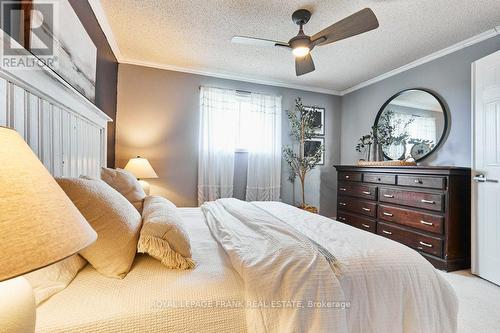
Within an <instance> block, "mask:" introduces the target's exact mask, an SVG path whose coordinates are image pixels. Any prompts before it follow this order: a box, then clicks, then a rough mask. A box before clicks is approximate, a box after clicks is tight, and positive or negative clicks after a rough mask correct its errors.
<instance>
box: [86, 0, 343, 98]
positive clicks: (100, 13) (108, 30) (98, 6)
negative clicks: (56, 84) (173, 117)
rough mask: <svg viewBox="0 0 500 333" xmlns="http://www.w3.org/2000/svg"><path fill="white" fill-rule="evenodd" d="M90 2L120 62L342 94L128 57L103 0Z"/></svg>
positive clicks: (338, 93) (337, 94)
mask: <svg viewBox="0 0 500 333" xmlns="http://www.w3.org/2000/svg"><path fill="white" fill-rule="evenodd" d="M88 2H89V4H90V7H91V8H92V11H93V12H94V15H95V16H96V18H97V22H98V23H99V25H100V26H101V29H102V31H103V32H104V35H105V36H106V39H107V40H108V43H109V46H110V47H111V50H112V51H113V53H114V55H115V58H116V60H117V61H118V63H120V64H129V65H136V66H143V67H150V68H158V69H164V70H169V71H175V72H183V73H189V74H196V75H203V76H210V77H216V78H220V79H227V80H236V81H243V82H249V83H256V84H263V85H268V86H274V87H283V88H290V89H297V90H304V91H311V92H316V93H321V94H328V95H335V96H340V95H341V93H340V91H337V90H331V89H325V88H318V87H311V86H306V85H299V84H290V83H286V82H280V81H268V80H262V79H258V78H255V77H249V76H243V75H239V74H230V73H225V74H223V73H217V72H213V71H209V70H198V69H192V68H186V67H178V66H172V65H166V64H160V63H156V62H149V61H142V60H135V59H128V58H126V57H124V56H123V54H122V53H121V52H120V48H119V47H118V42H117V41H116V38H115V36H114V34H113V30H112V29H111V25H110V24H109V21H108V19H107V17H106V14H105V12H104V9H103V7H102V4H101V0H88Z"/></svg>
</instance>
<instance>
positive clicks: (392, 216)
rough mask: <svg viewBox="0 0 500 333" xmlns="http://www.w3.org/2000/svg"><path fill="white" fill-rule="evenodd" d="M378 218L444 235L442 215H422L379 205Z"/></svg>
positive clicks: (408, 210)
mask: <svg viewBox="0 0 500 333" xmlns="http://www.w3.org/2000/svg"><path fill="white" fill-rule="evenodd" d="M378 218H379V219H380V220H384V221H389V222H393V223H397V224H401V225H405V226H408V227H412V228H416V229H420V230H423V231H429V232H434V233H437V234H442V233H443V224H444V217H443V216H440V215H433V214H428V213H422V212H419V211H415V210H411V209H405V208H399V207H393V206H386V205H379V206H378Z"/></svg>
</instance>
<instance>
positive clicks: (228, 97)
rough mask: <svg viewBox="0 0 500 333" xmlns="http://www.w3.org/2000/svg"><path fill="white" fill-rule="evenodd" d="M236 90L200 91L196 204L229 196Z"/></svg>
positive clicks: (232, 169) (232, 168) (232, 163)
mask: <svg viewBox="0 0 500 333" xmlns="http://www.w3.org/2000/svg"><path fill="white" fill-rule="evenodd" d="M237 110H238V104H237V100H236V91H235V90H228V89H219V88H212V87H201V88H200V137H199V140H200V142H199V155H198V159H199V160H198V203H199V204H200V205H201V204H202V203H203V202H205V201H212V200H215V199H218V198H227V197H232V196H233V178H234V151H235V137H236V131H237Z"/></svg>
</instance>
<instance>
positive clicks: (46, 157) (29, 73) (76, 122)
mask: <svg viewBox="0 0 500 333" xmlns="http://www.w3.org/2000/svg"><path fill="white" fill-rule="evenodd" d="M0 33H1V30H0ZM0 39H1V37H0ZM26 52H27V51H26ZM109 121H111V118H109V117H108V116H107V115H106V114H105V113H104V112H102V111H101V110H99V109H98V108H97V107H96V106H95V105H94V104H93V103H91V102H90V101H89V100H87V99H86V98H85V97H83V96H82V95H81V94H80V93H78V92H77V91H76V90H75V89H74V88H72V87H71V86H70V85H69V84H68V83H66V82H65V81H63V80H62V79H61V78H59V77H58V76H57V75H56V74H54V73H53V72H52V71H51V70H50V69H44V70H41V69H38V70H19V69H8V68H7V69H6V68H0V125H1V126H7V127H11V128H14V129H15V130H17V132H18V133H19V134H21V136H23V137H24V139H25V140H26V142H27V143H28V144H29V145H30V147H31V149H32V150H33V151H34V152H35V154H37V155H38V158H39V159H40V160H41V161H42V162H43V164H44V165H45V167H46V168H47V169H48V170H49V171H50V173H52V174H53V175H54V176H56V177H57V176H64V177H78V176H80V175H82V174H84V175H89V176H98V175H99V172H100V167H101V166H104V165H105V164H106V137H107V135H106V127H107V122H109ZM0 144H2V143H1V142H0Z"/></svg>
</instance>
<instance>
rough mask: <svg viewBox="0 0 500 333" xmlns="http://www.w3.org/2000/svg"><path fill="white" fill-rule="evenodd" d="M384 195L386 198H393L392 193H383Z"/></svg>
mask: <svg viewBox="0 0 500 333" xmlns="http://www.w3.org/2000/svg"><path fill="white" fill-rule="evenodd" d="M384 197H386V198H394V196H393V195H392V194H384Z"/></svg>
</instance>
